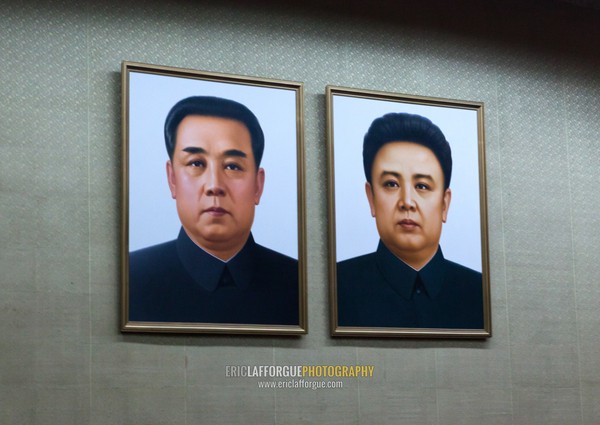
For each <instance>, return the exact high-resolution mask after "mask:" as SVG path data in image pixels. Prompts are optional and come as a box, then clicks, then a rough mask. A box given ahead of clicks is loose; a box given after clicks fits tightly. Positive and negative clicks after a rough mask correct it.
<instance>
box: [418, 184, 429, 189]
mask: <svg viewBox="0 0 600 425" xmlns="http://www.w3.org/2000/svg"><path fill="white" fill-rule="evenodd" d="M415 188H416V189H419V190H429V185H426V184H425V183H417V184H416V185H415Z"/></svg>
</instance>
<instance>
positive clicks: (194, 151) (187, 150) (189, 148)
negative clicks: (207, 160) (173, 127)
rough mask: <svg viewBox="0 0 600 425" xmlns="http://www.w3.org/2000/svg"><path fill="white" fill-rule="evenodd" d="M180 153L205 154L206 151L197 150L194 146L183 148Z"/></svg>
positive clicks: (202, 149)
mask: <svg viewBox="0 0 600 425" xmlns="http://www.w3.org/2000/svg"><path fill="white" fill-rule="evenodd" d="M182 151H184V152H187V153H204V154H205V153H206V149H204V148H198V147H196V146H188V147H186V148H183V149H182Z"/></svg>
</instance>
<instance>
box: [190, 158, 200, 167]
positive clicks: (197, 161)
mask: <svg viewBox="0 0 600 425" xmlns="http://www.w3.org/2000/svg"><path fill="white" fill-rule="evenodd" d="M189 165H191V166H192V167H204V161H201V160H196V161H191V162H190V163H189Z"/></svg>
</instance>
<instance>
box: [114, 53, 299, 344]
mask: <svg viewBox="0 0 600 425" xmlns="http://www.w3.org/2000/svg"><path fill="white" fill-rule="evenodd" d="M303 109H304V106H303V84H302V83H300V82H293V81H284V80H275V79H267V78H256V77H248V76H240V75H232V74H223V73H215V72H205V71H197V70H192V69H182V68H175V67H169V66H160V65H151V64H145V63H137V62H129V61H124V62H123V63H122V139H123V144H122V154H123V166H122V173H123V174H122V179H123V184H122V202H123V212H122V240H121V246H122V249H121V255H122V258H121V260H122V261H121V263H122V266H121V309H120V310H121V312H120V314H121V320H120V323H121V331H122V332H165V333H221V334H268V335H301V334H305V333H306V332H307V330H308V320H307V313H306V303H307V297H306V230H305V177H304V129H303V128H304V111H303ZM252 117H254V118H252ZM167 122H168V123H167ZM207 123H208V124H207ZM215 128H216V129H217V130H212V129H215ZM207 129H211V130H207ZM210 131H215V132H216V133H210ZM263 141H264V143H263ZM261 146H264V153H263V148H262V147H261ZM165 147H166V148H165ZM261 156H262V161H261V160H260V158H261ZM258 163H260V165H259V164H258ZM209 204H210V205H209ZM256 205H258V206H256ZM250 226H251V227H250ZM248 232H250V235H248ZM263 245H264V246H263ZM267 247H268V248H267ZM223 260H228V261H223ZM284 280H285V281H284Z"/></svg>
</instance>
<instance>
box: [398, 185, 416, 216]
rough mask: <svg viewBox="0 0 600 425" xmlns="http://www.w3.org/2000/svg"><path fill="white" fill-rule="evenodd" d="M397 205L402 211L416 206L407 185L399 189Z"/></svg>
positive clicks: (410, 209)
mask: <svg viewBox="0 0 600 425" xmlns="http://www.w3.org/2000/svg"><path fill="white" fill-rule="evenodd" d="M398 207H399V208H400V209H401V210H403V211H412V210H414V209H415V208H416V206H415V200H414V198H413V193H412V188H411V187H410V186H408V185H407V186H405V187H403V188H402V189H401V190H400V199H399V200H398Z"/></svg>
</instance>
